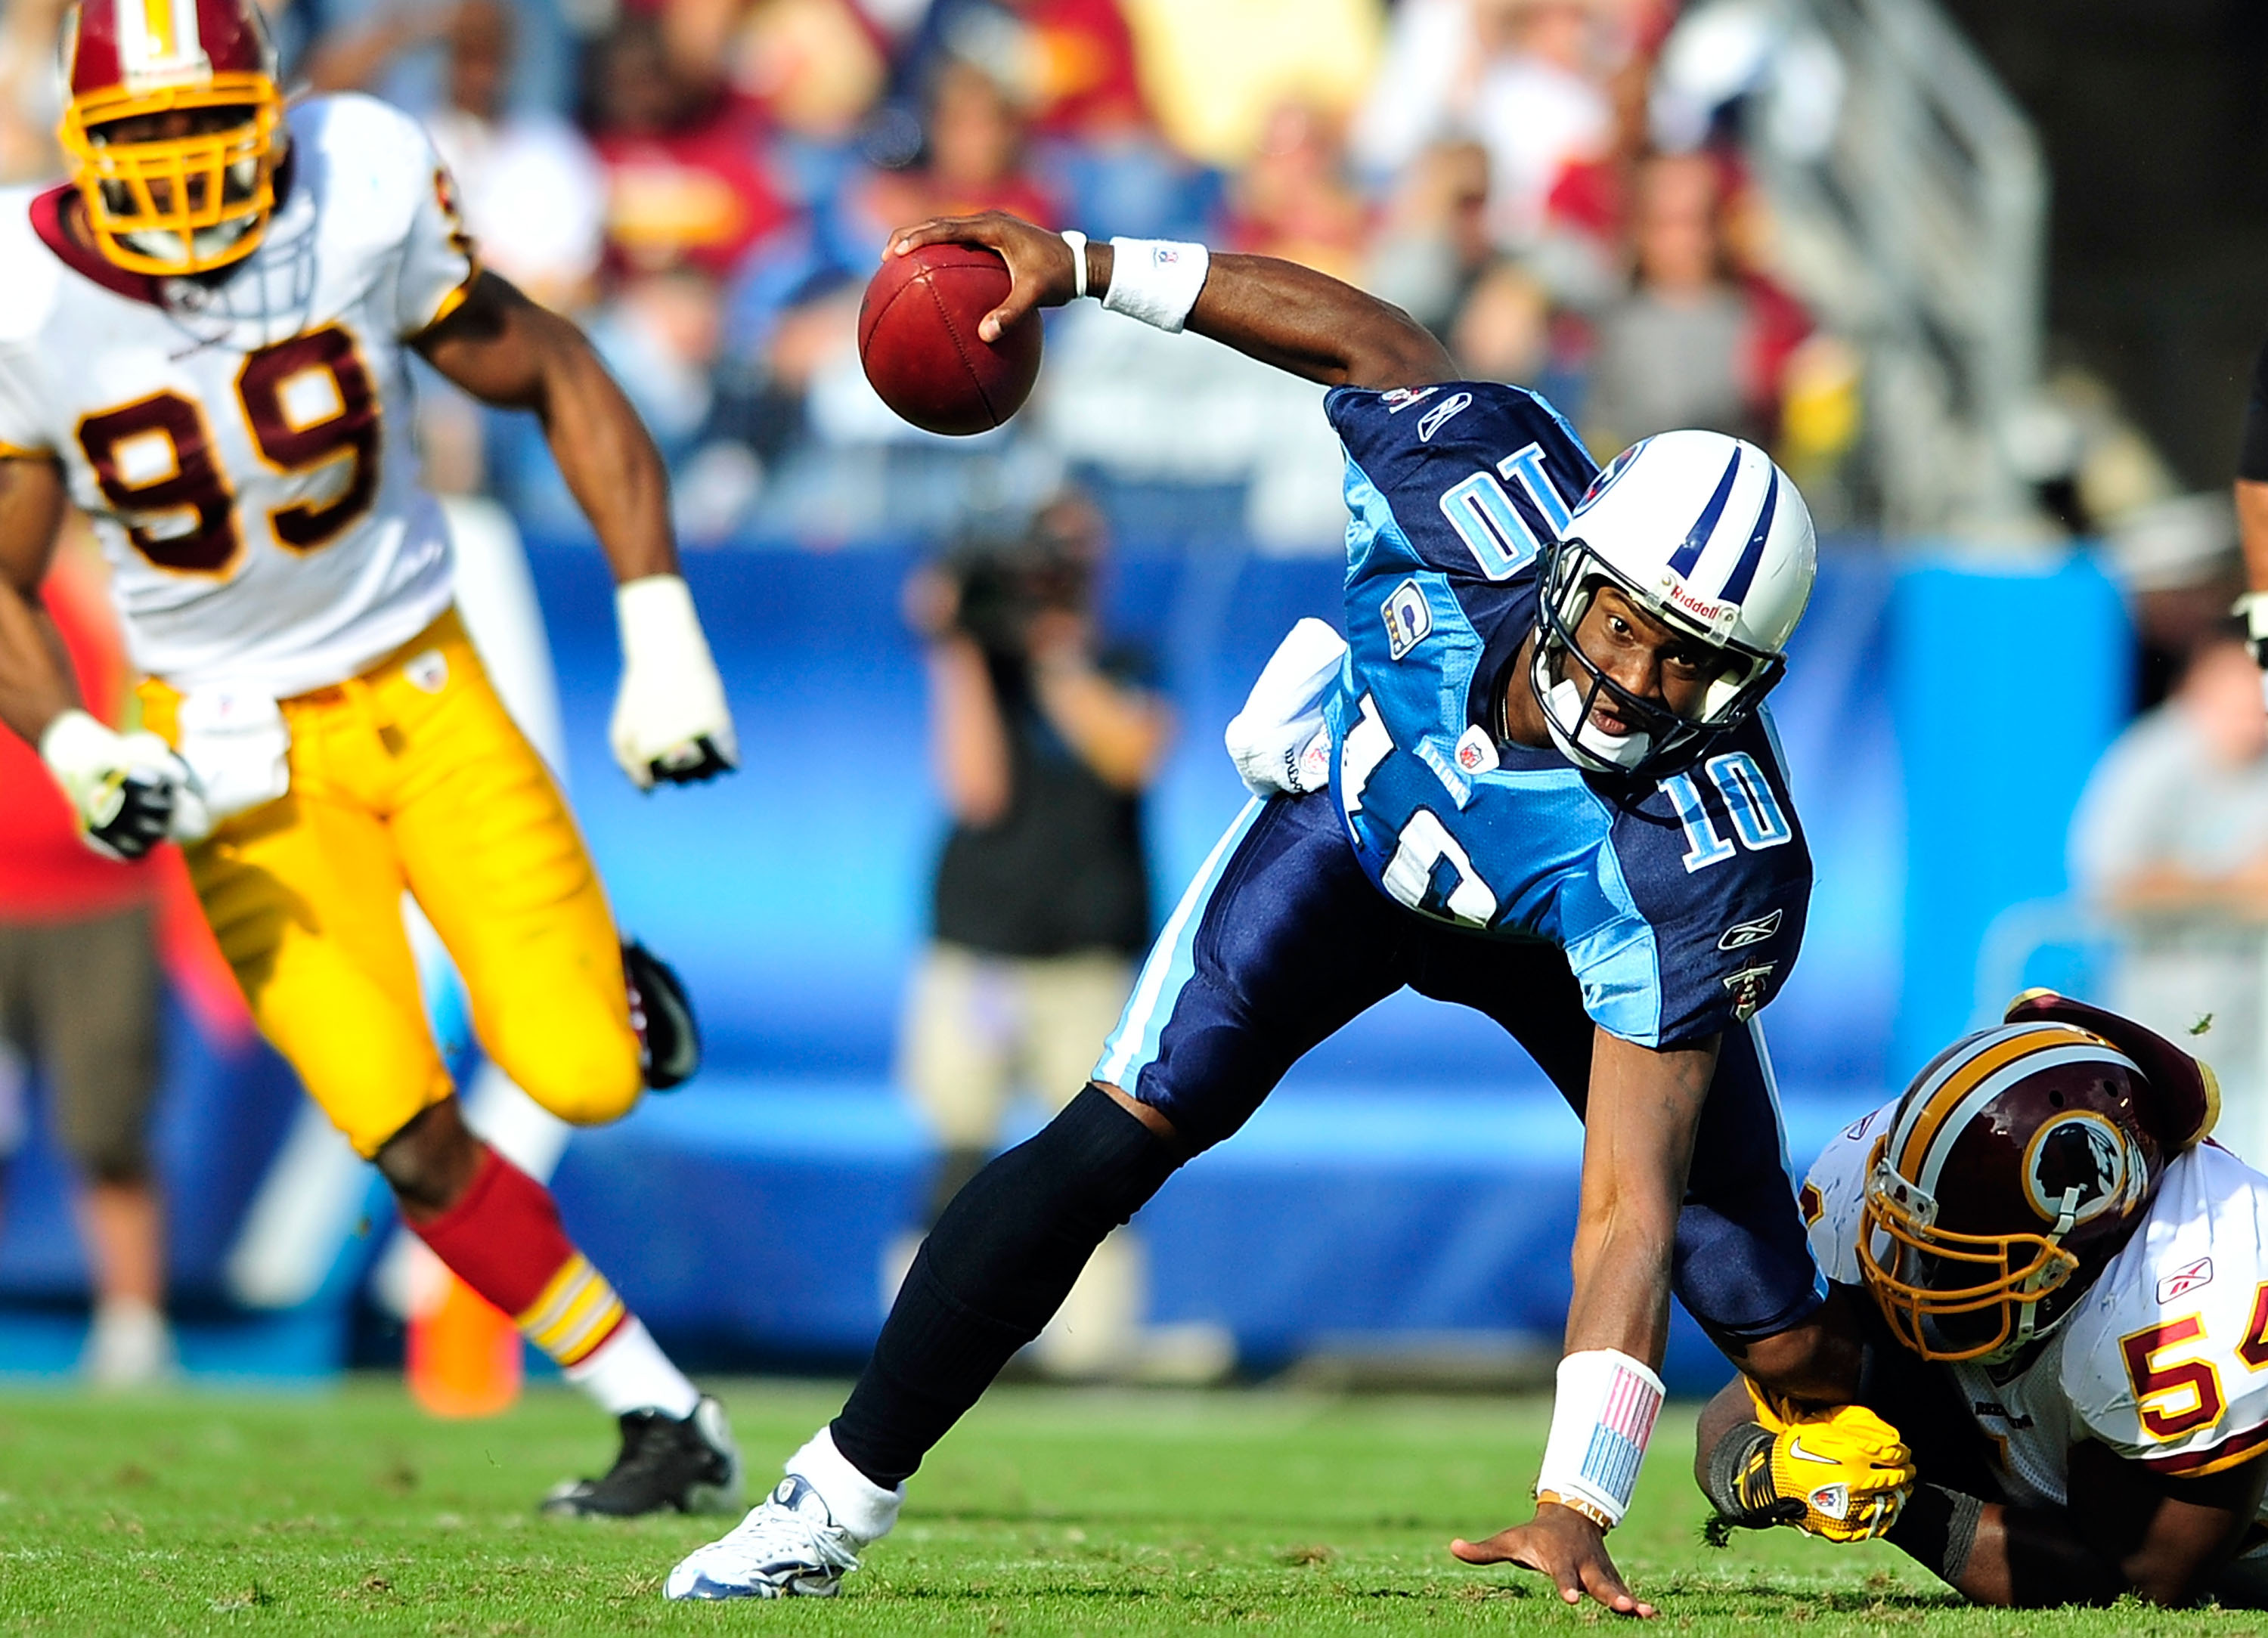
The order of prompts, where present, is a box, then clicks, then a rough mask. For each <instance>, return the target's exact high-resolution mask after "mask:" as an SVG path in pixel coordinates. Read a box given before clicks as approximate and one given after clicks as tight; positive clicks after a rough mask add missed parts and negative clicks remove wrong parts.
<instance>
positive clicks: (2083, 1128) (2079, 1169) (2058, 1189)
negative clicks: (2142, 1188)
mask: <svg viewBox="0 0 2268 1638" xmlns="http://www.w3.org/2000/svg"><path fill="white" fill-rule="evenodd" d="M2145 1170H2146V1168H2145V1167H2144V1166H2143V1165H2142V1164H2141V1162H2140V1157H2139V1156H2137V1155H2135V1154H2134V1153H2133V1151H2132V1144H2131V1143H2130V1142H2129V1141H2128V1139H2127V1136H2126V1134H2125V1133H2124V1132H2122V1131H2120V1130H2119V1129H2118V1128H2117V1126H2115V1125H2113V1124H2112V1123H2111V1122H2110V1121H2109V1120H2105V1119H2104V1118H2103V1117H2102V1116H2101V1115H2099V1114H2096V1113H2093V1112H2092V1111H2090V1110H2074V1111H2073V1112H2072V1113H2069V1114H2066V1115H2064V1116H2062V1117H2060V1118H2059V1119H2057V1120H2051V1121H2049V1122H2048V1123H2047V1124H2046V1125H2045V1126H2043V1127H2042V1128H2040V1129H2039V1130H2038V1131H2037V1132H2035V1133H2034V1134H2033V1135H2032V1141H2031V1142H2030V1143H2029V1144H2028V1145H2027V1146H2026V1147H2025V1150H2024V1187H2025V1192H2026V1193H2027V1194H2029V1195H2030V1197H2031V1202H2032V1209H2033V1210H2034V1211H2036V1212H2037V1213H2039V1215H2040V1221H2041V1222H2043V1223H2053V1222H2055V1221H2056V1220H2057V1219H2058V1218H2059V1217H2061V1216H2063V1214H2064V1201H2065V1199H2066V1197H2067V1196H2068V1195H2069V1194H2071V1192H2072V1191H2073V1189H2076V1190H2078V1191H2079V1195H2078V1200H2077V1201H2076V1202H2075V1203H2074V1205H2073V1208H2072V1218H2073V1223H2074V1224H2076V1223H2088V1222H2091V1221H2092V1220H2093V1219H2095V1218H2096V1217H2099V1216H2102V1214H2103V1213H2104V1212H2106V1211H2109V1212H2117V1213H2124V1211H2126V1210H2127V1209H2128V1208H2130V1207H2131V1206H2132V1204H2133V1202H2134V1199H2135V1197H2136V1195H2137V1194H2138V1192H2139V1184H2140V1181H2141V1179H2142V1176H2143V1173H2144V1172H2145Z"/></svg>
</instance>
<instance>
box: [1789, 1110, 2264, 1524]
mask: <svg viewBox="0 0 2268 1638" xmlns="http://www.w3.org/2000/svg"><path fill="white" fill-rule="evenodd" d="M1896 1114H1897V1105H1896V1102H1892V1103H1889V1104H1886V1105H1883V1106H1882V1107H1881V1108H1880V1109H1877V1110H1876V1111H1875V1112H1874V1113H1873V1114H1870V1115H1868V1116H1867V1118H1866V1119H1865V1120H1861V1121H1859V1122H1858V1123H1856V1124H1855V1125H1853V1126H1851V1127H1849V1128H1845V1130H1844V1131H1843V1132H1842V1133H1841V1134H1840V1135H1837V1137H1836V1138H1835V1139H1834V1140H1833V1141H1832V1142H1830V1143H1829V1144H1828V1146H1827V1148H1826V1149H1825V1150H1824V1151H1823V1152H1822V1153H1821V1155H1820V1157H1819V1159H1818V1161H1817V1162H1816V1163H1815V1164H1814V1165H1813V1166H1812V1168H1811V1173H1810V1176H1809V1177H1808V1179H1806V1181H1805V1183H1804V1186H1803V1187H1802V1189H1801V1191H1800V1193H1799V1194H1798V1196H1797V1203H1798V1205H1799V1207H1800V1209H1801V1210H1802V1213H1803V1216H1804V1220H1805V1223H1806V1224H1807V1225H1808V1232H1809V1235H1810V1239H1811V1253H1812V1256H1813V1259H1814V1260H1815V1261H1816V1262H1817V1263H1818V1264H1819V1267H1820V1270H1821V1272H1822V1273H1823V1274H1825V1275H1826V1276H1827V1277H1828V1278H1829V1279H1830V1280H1832V1281H1835V1282H1837V1283H1838V1284H1843V1285H1852V1286H1856V1285H1859V1284H1860V1283H1862V1282H1863V1280H1864V1278H1865V1276H1864V1274H1863V1273H1862V1271H1861V1269H1860V1267H1859V1232H1860V1226H1859V1225H1860V1216H1859V1214H1860V1210H1861V1208H1862V1207H1863V1205H1864V1203H1865V1199H1864V1196H1865V1187H1866V1180H1867V1173H1868V1172H1869V1171H1870V1170H1871V1169H1872V1168H1873V1165H1874V1157H1875V1156H1876V1155H1877V1154H1879V1153H1880V1152H1881V1149H1882V1146H1883V1144H1884V1143H1885V1142H1886V1141H1887V1138H1888V1134H1889V1130H1890V1128H1891V1127H1892V1126H1893V1125H1894V1124H1895V1122H1896ZM2016 1363H2018V1364H2020V1365H2021V1367H2022V1369H2021V1370H2019V1371H2017V1372H2016V1373H2015V1374H2014V1375H2008V1374H2007V1373H2006V1372H2005V1371H2003V1370H1992V1369H1988V1368H1987V1367H1985V1366H1984V1365H1982V1364H1978V1363H1973V1362H1971V1363H1958V1364H1935V1365H1931V1366H1928V1367H1926V1369H1928V1370H1941V1371H1945V1372H1947V1373H1948V1374H1949V1375H1950V1376H1951V1377H1953V1379H1954V1380H1955V1382H1956V1383H1957V1384H1958V1385H1960V1389H1961V1398H1962V1403H1963V1404H1965V1405H1966V1406H1967V1407H1968V1409H1969V1414H1970V1417H1971V1419H1972V1420H1973V1421H1975V1422H1976V1424H1977V1429H1979V1431H1981V1432H1982V1433H1983V1434H1984V1435H1985V1436H1986V1437H1987V1438H1988V1439H1990V1440H1991V1441H1992V1443H1993V1444H1994V1446H1995V1447H1996V1448H1997V1449H1998V1451H1999V1465H2000V1467H2001V1469H2002V1473H2003V1475H2004V1478H2005V1480H2006V1481H2007V1486H2008V1488H2009V1490H2010V1492H2011V1494H2012V1495H2014V1498H2015V1499H2016V1500H2018V1501H2025V1502H2036V1503H2039V1504H2042V1505H2045V1506H2051V1507H2061V1506H2063V1505H2065V1504H2066V1501H2067V1500H2068V1497H2067V1494H2066V1481H2067V1476H2068V1473H2069V1471H2070V1452H2071V1447H2072V1446H2073V1444H2076V1443H2079V1442H2080V1440H2082V1439H2092V1440H2095V1441H2096V1442H2098V1443H2102V1444H2105V1445H2108V1446H2109V1447H2110V1449H2111V1450H2112V1451H2115V1452H2116V1453H2117V1454H2118V1455H2119V1456H2122V1457H2124V1458H2126V1459H2127V1460H2129V1461H2134V1462H2139V1463H2141V1464H2142V1465H2144V1466H2146V1467H2149V1468H2152V1469H2154V1470H2155V1471H2156V1472H2158V1473H2166V1474H2169V1475H2172V1476H2175V1477H2181V1476H2185V1475H2198V1474H2204V1473H2219V1472H2220V1471H2221V1470H2222V1469H2224V1468H2228V1467H2232V1466H2235V1465H2236V1464H2237V1463H2239V1462H2242V1461H2248V1460H2250V1459H2251V1458H2253V1457H2256V1456H2257V1455H2259V1454H2260V1452H2261V1451H2262V1450H2263V1449H2268V1177H2263V1176H2262V1175H2261V1174H2260V1173H2259V1172H2255V1171H2254V1170H2253V1169H2252V1168H2251V1167H2250V1166H2248V1165H2246V1164H2244V1162H2242V1160H2239V1159H2238V1158H2237V1157H2235V1155H2233V1154H2231V1153H2229V1151H2228V1150H2225V1149H2223V1148H2221V1147H2220V1146H2219V1145H2218V1144H2216V1143H2212V1142H2204V1143H2199V1144H2198V1146H2197V1147H2196V1148H2194V1149H2191V1150H2189V1151H2187V1152H2186V1153H2184V1154H2182V1155H2179V1156H2177V1157H2175V1158H2174V1159H2173V1160H2172V1161H2171V1162H2170V1163H2169V1164H2168V1165H2167V1167H2166V1171H2165V1175H2164V1177H2163V1178H2162V1179H2161V1180H2160V1182H2159V1185H2158V1194H2157V1198H2156V1199H2155V1200H2154V1201H2151V1202H2150V1209H2149V1211H2148V1213H2147V1215H2146V1216H2144V1218H2143V1220H2142V1223H2141V1226H2140V1227H2139V1228H2137V1229H2136V1230H2134V1236H2133V1238H2132V1239H2130V1240H2128V1241H2127V1242H2126V1244H2125V1245H2124V1246H2122V1247H2121V1248H2120V1249H2119V1252H2118V1254H2117V1256H2115V1257H2113V1258H2112V1259H2111V1260H2110V1262H2109V1263H2107V1264H2105V1265H2104V1267H2103V1269H2102V1274H2099V1275H2098V1276H2096V1278H2095V1283H2094V1284H2093V1285H2092V1286H2091V1287H2089V1288H2088V1291H2087V1294H2086V1295H2085V1296H2083V1297H2081V1298H2080V1302H2079V1305H2078V1306H2077V1307H2076V1308H2074V1309H2073V1310H2072V1311H2071V1313H2070V1314H2069V1315H2068V1317H2066V1318H2065V1320H2064V1322H2063V1324H2062V1325H2061V1326H2058V1327H2057V1329H2056V1332H2055V1334H2054V1335H2053V1336H2052V1337H2051V1338H2050V1339H2049V1340H2048V1341H2047V1342H2046V1343H2045V1344H2044V1345H2043V1346H2042V1347H2041V1348H2039V1350H2038V1351H2037V1353H2036V1354H2035V1355H2033V1356H2032V1357H2030V1358H2029V1359H2026V1358H2023V1357H2022V1356H2021V1355H2020V1356H2019V1357H2018V1360H2017V1362H2016ZM1927 1476H1928V1475H1927V1474H1924V1475H1923V1477H1925V1478H1926V1477H1927ZM2262 1515H2263V1517H2268V1503H2264V1504H2263V1507H2262Z"/></svg>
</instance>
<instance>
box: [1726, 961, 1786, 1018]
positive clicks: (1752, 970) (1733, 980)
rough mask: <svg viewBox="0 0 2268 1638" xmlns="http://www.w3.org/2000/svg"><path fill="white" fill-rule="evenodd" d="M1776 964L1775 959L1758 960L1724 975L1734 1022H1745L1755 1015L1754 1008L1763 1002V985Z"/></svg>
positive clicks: (1768, 981) (1777, 964)
mask: <svg viewBox="0 0 2268 1638" xmlns="http://www.w3.org/2000/svg"><path fill="white" fill-rule="evenodd" d="M1778 966H1779V963H1778V962H1777V961H1759V962H1758V963H1756V966H1749V967H1742V969H1741V970H1740V971H1739V972H1737V973H1727V975H1726V976H1725V978H1724V980H1723V983H1724V986H1725V988H1727V989H1728V990H1730V991H1731V992H1732V995H1733V1022H1734V1023H1735V1024H1746V1023H1747V1022H1748V1021H1749V1019H1750V1018H1753V1017H1756V1009H1757V1008H1759V1007H1761V1006H1763V1005H1764V989H1765V987H1766V986H1767V985H1768V984H1769V983H1770V982H1771V975H1772V973H1774V972H1775V971H1776V970H1777V969H1778Z"/></svg>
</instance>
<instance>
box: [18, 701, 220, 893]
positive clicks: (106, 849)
mask: <svg viewBox="0 0 2268 1638" xmlns="http://www.w3.org/2000/svg"><path fill="white" fill-rule="evenodd" d="M40 760H43V761H45V762H46V763H47V765H48V771H49V772H50V773H52V774H54V775H55V782H56V783H57V784H59V785H61V786H62V787H63V795H64V796H66V797H69V798H70V804H71V811H72V812H74V813H76V814H77V816H78V826H79V839H80V840H81V841H84V842H85V843H86V845H87V846H88V847H90V848H93V849H94V850H95V851H96V852H97V853H99V854H101V855H102V856H104V857H106V858H112V859H138V858H140V857H141V856H143V855H144V854H145V853H147V852H149V851H150V849H151V848H154V847H156V846H157V845H158V843H159V842H161V841H165V840H166V837H168V836H173V837H174V838H176V839H178V840H182V841H194V840H195V839H196V838H198V837H200V836H203V835H204V834H206V833H208V832H209V831H210V830H211V828H212V819H211V815H210V813H209V812H207V811H206V807H205V801H204V793H203V791H201V790H199V789H198V788H197V782H196V780H195V776H194V775H191V774H190V772H189V769H188V764H187V763H185V762H183V761H182V760H181V759H180V757H178V756H175V755H174V754H173V749H172V747H171V746H167V745H166V742H165V741H164V740H162V739H160V738H158V736H157V735H155V734H151V733H136V734H122V733H120V732H118V731H116V730H115V729H111V728H106V727H104V726H103V725H102V724H100V723H99V722H97V721H95V720H94V718H93V717H92V716H88V715H87V714H86V713H85V711H65V712H64V713H63V715H62V716H58V717H56V718H55V721H54V722H52V723H49V724H48V731H47V732H45V733H43V734H41V735H40Z"/></svg>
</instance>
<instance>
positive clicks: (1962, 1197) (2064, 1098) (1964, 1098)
mask: <svg viewBox="0 0 2268 1638" xmlns="http://www.w3.org/2000/svg"><path fill="white" fill-rule="evenodd" d="M2219 1112H2220V1090H2219V1087H2218V1085H2217V1084H2216V1083H2215V1082H2214V1080H2213V1071H2212V1070H2211V1069H2207V1068H2206V1067H2205V1065H2204V1064H2203V1063H2200V1062H2199V1061H2198V1060H2197V1059H2195V1058H2193V1057H2191V1055H2190V1054H2188V1053H2185V1052H2183V1051H2182V1050H2181V1049H2180V1048H2179V1047H2176V1046H2174V1045H2173V1043H2172V1042H2170V1041H2168V1040H2166V1039H2164V1038H2163V1037H2162V1036H2160V1035H2157V1034H2155V1033H2154V1032H2151V1031H2149V1030H2146V1029H2144V1028H2143V1027H2142V1026H2141V1025H2138V1024H2135V1023H2133V1022H2132V1021H2131V1020H2129V1019H2126V1018H2122V1017H2118V1016H2117V1014H2115V1013H2110V1012H2105V1011H2102V1010H2101V1009H2100V1008H2095V1007H2089V1006H2088V1005H2086V1004H2085V1003H2081V1002H2075V1001H2072V1000H2069V999H2067V998H2066V997H2064V996H2061V995H2054V994H2053V993H2052V992H2050V991H2046V990H2034V991H2029V992H2027V993H2026V994H2025V995H2021V996H2019V997H2018V998H2017V999H2016V1001H2015V1002H2014V1003H2013V1004H2012V1005H2011V1006H2010V1007H2009V1009H2008V1011H2007V1022H2005V1023H2002V1024H2000V1025H1997V1026H1996V1027H1994V1028H1992V1029H1989V1030H1985V1031H1983V1032H1980V1033H1977V1034H1975V1035H1970V1036H1968V1037H1966V1038H1965V1039H1962V1040H1959V1041H1956V1042H1955V1043H1954V1044H1953V1045H1952V1046H1951V1047H1947V1048H1946V1049H1945V1051H1943V1052H1941V1053H1940V1054H1938V1055H1937V1057H1936V1058H1935V1059H1934V1060H1933V1061H1931V1063H1930V1064H1929V1065H1928V1067H1927V1068H1926V1069H1923V1070H1922V1072H1921V1074H1920V1075H1918V1076H1916V1077H1915V1079H1914V1082H1913V1084H1912V1085H1911V1086H1910V1087H1909V1088H1907V1090H1906V1094H1905V1096H1904V1098H1901V1099H1899V1101H1898V1108H1897V1114H1896V1119H1894V1120H1892V1122H1891V1123H1890V1128H1889V1131H1888V1132H1887V1133H1885V1134H1884V1135H1883V1136H1882V1137H1881V1138H1880V1139H1878V1140H1877V1141H1876V1143H1875V1148H1874V1153H1873V1154H1872V1155H1871V1156H1870V1157H1868V1163H1867V1184H1866V1203H1865V1206H1864V1208H1863V1209H1862V1211H1861V1213H1860V1216H1859V1264H1860V1267H1861V1268H1862V1269H1863V1271H1864V1274H1865V1278H1866V1282H1867V1289H1869V1290H1871V1291H1872V1292H1873V1293H1874V1300H1875V1302H1876V1303H1877V1304H1880V1306H1881V1311H1882V1315H1883V1318H1885V1319H1887V1320H1888V1321H1889V1326H1890V1330H1891V1332H1892V1333H1894V1334H1895V1335H1896V1337H1897V1339H1898V1341H1900V1342H1902V1343H1904V1345H1905V1346H1906V1347H1907V1348H1911V1349H1912V1350H1913V1351H1914V1352H1915V1353H1917V1354H1919V1355H1921V1356H1922V1357H1923V1358H1925V1359H1938V1360H1963V1359H1983V1360H1985V1361H1987V1362H1998V1361H2000V1360H2005V1359H2007V1358H2009V1357H2010V1356H2012V1355H2014V1354H2016V1353H2017V1352H2019V1351H2020V1350H2021V1349H2022V1348H2025V1347H2026V1346H2028V1345H2029V1344H2030V1343H2031V1342H2033V1341H2036V1340H2038V1339H2039V1338H2042V1337H2043V1336H2045V1335H2046V1334H2047V1333H2049V1332H2051V1330H2053V1329H2054V1327H2055V1326H2057V1325H2058V1323H2059V1322H2060V1321H2061V1320H2062V1319H2063V1318H2064V1317H2065V1316H2066V1315H2067V1314H2069V1313H2070V1312H2071V1311H2072V1310H2073V1308H2074V1307H2076V1306H2077V1304H2078V1301H2079V1298H2080V1296H2081V1295H2082V1294H2083V1293H2084V1292H2085V1291H2086V1290H2087V1289H2088V1286H2089V1285H2091V1284H2093V1283H2094V1281H2095V1276H2096V1275H2098V1274H2101V1273H2102V1268H2103V1266H2104V1265H2105V1264H2106V1263H2108V1262H2109V1261H2110V1259H2111V1258H2112V1257H2114V1256H2116V1255H2117V1253H2118V1251H2119V1249H2120V1248H2121V1247H2123V1246H2124V1245H2125V1244H2126V1241H2127V1239H2128V1238H2129V1237H2130V1236H2132V1233H2133V1231H2134V1230H2135V1228H2136V1227H2137V1226H2138V1225H2139V1223H2141V1221H2142V1217H2143V1215H2144V1214H2145V1213H2146V1212H2147V1211H2148V1209H2149V1207H2150V1202H2151V1201H2152V1200H2154V1198H2155V1197H2156V1195H2157V1191H2158V1183H2159V1179H2161V1176H2162V1175H2163V1173H2164V1171H2165V1167H2166V1163H2167V1162H2168V1161H2169V1160H2171V1159H2172V1158H2173V1157H2175V1156H2176V1155H2178V1154H2180V1153H2182V1152H2183V1151H2184V1150H2188V1149H2189V1148H2191V1147H2192V1146H2193V1145H2194V1144H2196V1143H2197V1142H2199V1141H2200V1140H2201V1139H2203V1138H2204V1136H2205V1134H2206V1133H2207V1132H2208V1131H2210V1130H2211V1129H2212V1127H2213V1119H2214V1117H2215V1116H2216V1115H2217V1114H2218V1113H2219Z"/></svg>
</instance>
